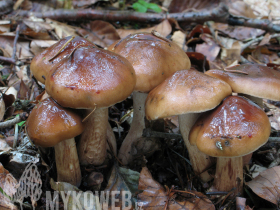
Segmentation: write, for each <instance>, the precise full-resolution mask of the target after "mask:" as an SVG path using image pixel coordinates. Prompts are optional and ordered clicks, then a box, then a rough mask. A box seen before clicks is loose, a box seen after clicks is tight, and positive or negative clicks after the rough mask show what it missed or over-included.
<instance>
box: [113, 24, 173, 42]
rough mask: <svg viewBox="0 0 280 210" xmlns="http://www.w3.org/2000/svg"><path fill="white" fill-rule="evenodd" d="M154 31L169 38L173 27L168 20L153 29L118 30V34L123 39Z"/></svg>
mask: <svg viewBox="0 0 280 210" xmlns="http://www.w3.org/2000/svg"><path fill="white" fill-rule="evenodd" d="M153 30H156V31H157V32H159V33H160V34H161V35H162V36H164V37H166V36H168V35H169V34H170V33H171V31H172V27H171V25H170V23H169V21H168V20H164V21H162V22H161V23H160V24H158V25H155V26H153V27H151V28H141V29H117V32H118V33H119V35H120V37H121V38H124V37H126V36H128V35H129V34H135V33H143V32H152V31H153Z"/></svg>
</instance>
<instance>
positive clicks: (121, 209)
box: [5, 163, 143, 210]
mask: <svg viewBox="0 0 280 210" xmlns="http://www.w3.org/2000/svg"><path fill="white" fill-rule="evenodd" d="M5 185H7V186H14V187H15V188H16V189H17V191H16V193H15V194H14V195H13V197H12V198H10V199H11V201H12V202H14V203H15V202H16V203H19V204H20V207H21V210H23V207H22V203H23V200H24V198H28V197H29V198H30V200H31V202H32V207H33V209H34V210H35V207H36V202H37V201H38V200H39V199H40V197H41V194H42V180H41V176H40V173H39V171H38V168H37V166H36V165H35V164H34V163H29V164H28V165H27V167H26V168H25V170H24V172H23V174H22V176H21V178H20V180H19V182H17V181H16V180H15V178H14V177H13V176H12V175H10V174H8V175H7V176H6V178H5ZM59 195H60V196H59ZM60 201H62V202H63V204H64V210H67V209H71V210H75V209H79V210H80V209H81V210H108V209H111V210H128V209H132V195H131V192H130V191H100V192H99V191H95V192H92V191H87V192H83V191H75V190H73V191H53V192H51V191H46V209H47V210H59V202H60ZM142 206H143V203H141V202H139V203H137V202H135V204H134V209H135V210H142V209H143V208H142Z"/></svg>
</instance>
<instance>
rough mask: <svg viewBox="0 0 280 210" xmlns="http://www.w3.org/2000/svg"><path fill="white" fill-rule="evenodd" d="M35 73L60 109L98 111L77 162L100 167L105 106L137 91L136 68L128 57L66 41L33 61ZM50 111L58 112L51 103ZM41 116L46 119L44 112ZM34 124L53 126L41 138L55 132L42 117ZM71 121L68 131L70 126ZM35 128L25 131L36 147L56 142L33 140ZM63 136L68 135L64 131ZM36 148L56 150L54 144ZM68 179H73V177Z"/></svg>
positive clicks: (90, 119)
mask: <svg viewBox="0 0 280 210" xmlns="http://www.w3.org/2000/svg"><path fill="white" fill-rule="evenodd" d="M31 71H32V73H34V75H35V77H36V78H37V79H38V80H39V79H42V78H43V80H42V82H44V83H45V88H46V92H47V93H48V94H49V95H50V96H51V97H52V98H53V99H54V101H55V102H56V103H57V104H59V105H60V106H62V107H69V108H74V109H90V110H91V111H90V112H92V110H94V114H91V115H90V116H89V117H88V119H87V121H86V122H85V125H84V127H85V130H84V131H83V132H82V135H81V140H80V143H79V150H78V151H79V159H80V163H81V164H95V165H99V164H102V163H103V162H104V160H105V157H106V132H107V126H108V110H107V107H109V106H111V105H113V104H115V103H117V102H120V101H122V100H124V99H126V98H127V97H128V96H129V95H130V94H131V92H132V91H133V89H134V86H135V83H136V77H135V72H134V69H133V67H132V65H131V64H130V63H129V62H128V61H127V60H126V59H125V58H124V57H122V56H120V55H118V54H116V53H113V52H110V51H107V50H103V49H100V48H98V47H96V46H95V45H94V44H91V43H90V42H88V41H86V40H84V39H83V38H80V37H75V38H74V37H72V38H70V37H67V38H65V39H62V40H60V41H59V42H58V43H57V44H55V45H53V46H52V47H50V48H48V49H46V50H45V51H44V52H43V53H41V54H40V55H37V56H36V57H35V58H34V60H33V61H32V65H31ZM43 104H45V102H44V103H43ZM38 106H39V105H38ZM40 107H41V106H40ZM48 107H49V108H50V109H51V110H53V109H58V107H55V106H53V104H52V105H48ZM32 112H34V113H36V114H33V115H31V116H30V117H29V123H28V124H32V122H33V120H34V116H35V117H36V115H38V116H39V114H38V113H37V112H36V110H34V111H32ZM43 115H44V116H45V115H46V113H44V114H43ZM36 120H37V121H36V122H37V123H40V122H41V124H44V120H48V122H50V123H46V125H47V124H48V125H49V126H50V127H48V128H47V129H45V130H37V131H38V132H39V133H45V134H46V135H48V132H51V130H52V126H53V123H54V122H53V119H48V118H43V117H39V118H37V119H36ZM60 121H62V120H60ZM67 122H68V121H67ZM69 122H70V121H69ZM69 122H68V124H67V123H66V126H69ZM39 127H40V126H38V129H39ZM33 128H34V127H31V126H27V132H28V134H29V136H30V138H31V140H33V141H34V142H35V143H36V142H39V141H37V140H38V139H41V140H42V141H54V139H52V138H45V139H44V138H43V137H42V136H40V135H39V136H34V135H32V132H33V131H32V130H33ZM57 128H59V126H58V127H57ZM80 133H81V132H80ZM80 133H78V134H77V135H79V134H80ZM69 134H70V132H69ZM60 135H64V133H63V132H60ZM65 137H67V135H65ZM72 137H73V136H71V138H72ZM59 144H60V143H59ZM38 145H40V146H53V145H54V144H50V145H48V144H47V143H46V144H45V143H44V144H38ZM70 147H71V148H72V149H74V150H76V144H75V141H74V142H73V141H72V143H71V145H68V146H67V148H68V149H69V148H70ZM67 148H66V149H67ZM56 150H57V149H56ZM56 154H57V152H56ZM69 159H71V158H69V157H68V156H64V159H63V160H62V159H61V161H64V162H68V160H69ZM78 162H79V161H78ZM56 164H57V168H60V167H61V166H60V165H58V161H56ZM70 165H71V164H70ZM79 167H80V166H79ZM79 167H76V168H79ZM58 173H59V170H58ZM68 175H69V176H71V175H73V173H69V174H68ZM60 177H61V176H60V174H58V181H62V180H61V179H60ZM69 180H70V181H69ZM68 181H69V182H70V183H71V184H75V185H79V183H80V182H78V181H76V182H73V181H71V179H68Z"/></svg>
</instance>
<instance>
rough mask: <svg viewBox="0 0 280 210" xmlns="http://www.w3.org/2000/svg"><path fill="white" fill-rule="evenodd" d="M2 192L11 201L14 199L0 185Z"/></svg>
mask: <svg viewBox="0 0 280 210" xmlns="http://www.w3.org/2000/svg"><path fill="white" fill-rule="evenodd" d="M0 192H1V193H2V194H3V195H4V196H5V197H6V198H8V199H9V200H10V201H11V200H12V198H11V197H10V196H8V195H7V194H6V193H5V192H4V190H3V189H2V188H1V187H0Z"/></svg>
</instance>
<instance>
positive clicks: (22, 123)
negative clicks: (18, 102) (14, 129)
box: [17, 120, 26, 126]
mask: <svg viewBox="0 0 280 210" xmlns="http://www.w3.org/2000/svg"><path fill="white" fill-rule="evenodd" d="M25 122H26V120H24V121H21V122H19V123H17V125H18V126H23V125H24V124H25Z"/></svg>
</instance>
